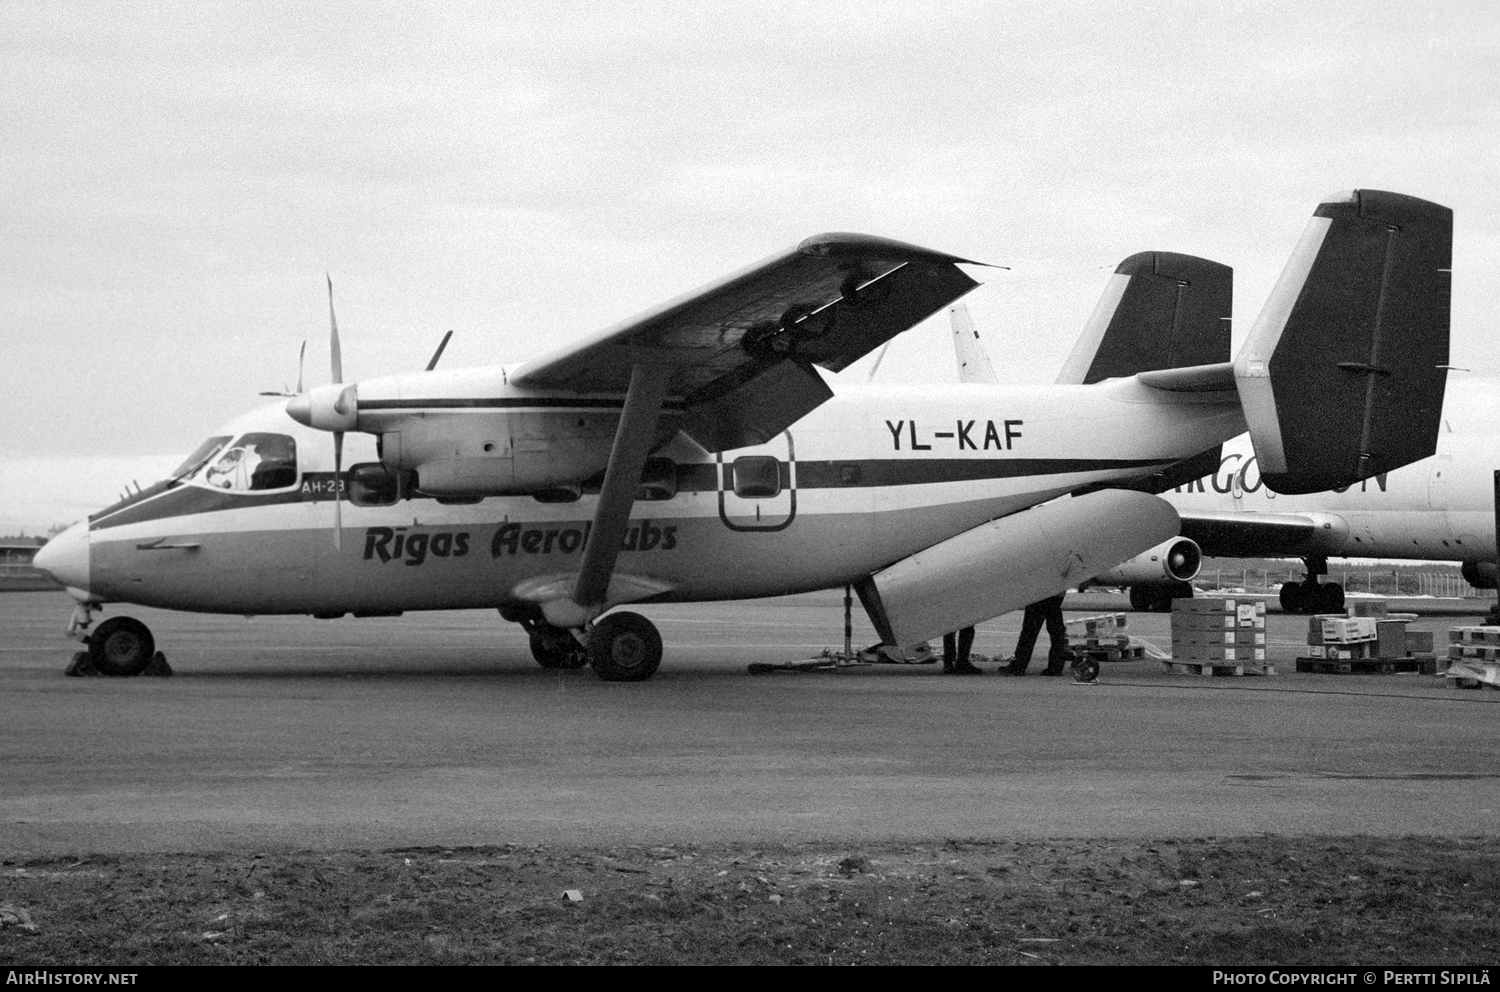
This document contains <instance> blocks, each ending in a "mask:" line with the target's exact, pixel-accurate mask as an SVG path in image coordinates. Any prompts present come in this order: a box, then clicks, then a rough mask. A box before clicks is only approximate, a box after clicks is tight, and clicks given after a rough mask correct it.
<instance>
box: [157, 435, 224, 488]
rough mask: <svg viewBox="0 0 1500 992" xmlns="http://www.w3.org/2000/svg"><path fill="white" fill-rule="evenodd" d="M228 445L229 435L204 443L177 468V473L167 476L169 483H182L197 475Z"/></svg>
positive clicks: (210, 439) (213, 438) (212, 438)
mask: <svg viewBox="0 0 1500 992" xmlns="http://www.w3.org/2000/svg"><path fill="white" fill-rule="evenodd" d="M228 443H229V435H228V434H225V435H223V436H222V437H211V438H209V439H208V440H207V441H204V442H203V443H202V444H200V445H198V447H197V448H195V449H194V450H193V453H192V454H191V455H188V456H187V460H186V461H184V462H183V463H182V464H181V465H179V466H177V470H176V471H175V472H173V473H172V474H171V475H169V476H167V481H168V482H182V481H183V480H185V479H189V478H191V477H193V476H195V475H197V474H198V470H199V469H201V468H203V466H205V465H207V464H208V462H209V459H211V458H213V456H214V455H217V454H218V453H219V452H220V450H222V449H223V447H224V445H226V444H228Z"/></svg>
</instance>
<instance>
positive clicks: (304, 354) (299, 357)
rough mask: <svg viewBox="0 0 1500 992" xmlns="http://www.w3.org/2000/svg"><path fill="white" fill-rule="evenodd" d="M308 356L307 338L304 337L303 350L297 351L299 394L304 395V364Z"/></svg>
mask: <svg viewBox="0 0 1500 992" xmlns="http://www.w3.org/2000/svg"><path fill="white" fill-rule="evenodd" d="M306 358H307V338H303V339H302V350H301V351H299V352H297V395H298V396H301V395H302V366H303V365H304V364H306V363H305V361H304V359H306Z"/></svg>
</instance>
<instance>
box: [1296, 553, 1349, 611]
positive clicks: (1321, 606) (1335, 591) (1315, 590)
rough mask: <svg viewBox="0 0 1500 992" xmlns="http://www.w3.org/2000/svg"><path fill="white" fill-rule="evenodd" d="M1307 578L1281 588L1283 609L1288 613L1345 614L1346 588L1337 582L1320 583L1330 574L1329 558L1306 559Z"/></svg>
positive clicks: (1304, 560)
mask: <svg viewBox="0 0 1500 992" xmlns="http://www.w3.org/2000/svg"><path fill="white" fill-rule="evenodd" d="M1302 561H1303V564H1305V565H1306V566H1307V578H1306V579H1304V580H1303V581H1301V582H1288V583H1286V584H1284V585H1283V586H1282V587H1281V608H1282V609H1283V610H1285V611H1286V612H1287V613H1343V612H1344V587H1343V586H1341V585H1339V584H1338V583H1337V582H1319V581H1318V576H1320V575H1327V574H1328V559H1327V558H1304V559H1302Z"/></svg>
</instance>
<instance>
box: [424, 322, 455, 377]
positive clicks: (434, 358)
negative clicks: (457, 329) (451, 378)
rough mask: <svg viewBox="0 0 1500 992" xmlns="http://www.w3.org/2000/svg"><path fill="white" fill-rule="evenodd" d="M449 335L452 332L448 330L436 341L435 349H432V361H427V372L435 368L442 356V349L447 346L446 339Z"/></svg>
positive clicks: (451, 335)
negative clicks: (441, 338)
mask: <svg viewBox="0 0 1500 992" xmlns="http://www.w3.org/2000/svg"><path fill="white" fill-rule="evenodd" d="M451 337H453V332H452V331H449V332H448V333H447V334H444V335H443V340H441V341H439V342H438V347H437V351H434V352H433V353H432V361H430V362H428V363H427V371H428V372H431V371H432V370H433V369H435V368H437V363H438V359H439V358H442V357H443V349H444V348H446V347H448V339H449V338H451Z"/></svg>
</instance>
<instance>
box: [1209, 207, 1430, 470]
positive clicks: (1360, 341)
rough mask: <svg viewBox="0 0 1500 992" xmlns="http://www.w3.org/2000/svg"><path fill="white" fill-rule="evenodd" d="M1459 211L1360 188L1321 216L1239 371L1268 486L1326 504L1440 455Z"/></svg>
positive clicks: (1259, 322)
mask: <svg viewBox="0 0 1500 992" xmlns="http://www.w3.org/2000/svg"><path fill="white" fill-rule="evenodd" d="M1452 258H1453V211H1452V210H1450V209H1448V208H1447V207H1442V206H1439V205H1438V204H1435V203H1429V202H1427V201H1426V200H1419V199H1417V198H1415V197H1411V196H1403V195H1401V194H1399V193H1385V192H1381V191H1378V190H1355V191H1353V192H1350V193H1343V194H1340V195H1338V196H1335V197H1331V198H1329V199H1328V200H1326V201H1324V202H1323V203H1322V204H1320V205H1319V206H1318V208H1317V210H1316V211H1314V213H1313V219H1312V221H1311V222H1310V223H1309V224H1308V227H1307V230H1306V231H1305V232H1304V233H1303V235H1302V240H1301V241H1300V242H1299V243H1298V245H1297V248H1296V250H1295V251H1294V252H1293V254H1292V257H1291V260H1290V261H1289V262H1288V263H1287V266H1286V269H1285V270H1284V271H1283V272H1282V274H1281V278H1280V279H1278V280H1277V282H1276V287H1275V288H1274V289H1273V290H1272V291H1271V296H1270V298H1269V299H1267V301H1266V305H1265V307H1264V309H1263V310H1262V311H1261V314H1260V316H1259V317H1258V318H1257V319H1256V321H1255V325H1254V327H1253V328H1251V331H1250V335H1249V337H1248V339H1247V340H1246V342H1245V345H1244V346H1243V347H1242V348H1241V349H1240V353H1239V355H1238V356H1237V357H1236V359H1235V362H1234V375H1235V382H1236V385H1237V387H1238V390H1239V395H1240V403H1241V406H1242V408H1243V410H1244V414H1245V420H1246V423H1247V424H1248V426H1249V428H1250V437H1251V440H1252V442H1253V443H1254V445H1255V454H1256V456H1257V458H1258V460H1259V464H1260V472H1261V477H1262V478H1263V479H1265V481H1266V484H1267V485H1268V486H1269V487H1270V488H1271V489H1273V490H1275V491H1276V492H1280V493H1312V492H1321V491H1323V490H1326V489H1332V488H1335V487H1338V486H1343V485H1348V484H1350V483H1352V482H1357V481H1359V480H1361V479H1367V478H1369V477H1371V476H1373V475H1376V474H1379V473H1381V472H1388V471H1390V470H1391V469H1394V468H1398V467H1400V466H1402V465H1406V464H1408V463H1410V462H1414V461H1417V460H1419V459H1421V458H1426V457H1428V456H1429V455H1431V454H1432V453H1433V452H1434V451H1435V450H1436V445H1437V433H1438V427H1439V424H1440V418H1441V416H1442V407H1443V387H1444V384H1445V380H1446V374H1447V373H1446V366H1447V364H1448V303H1449V291H1450V281H1451V266H1452Z"/></svg>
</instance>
